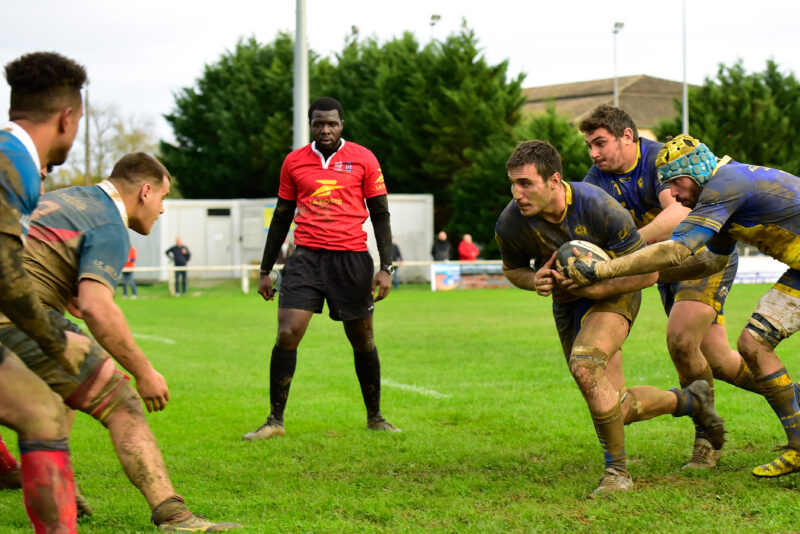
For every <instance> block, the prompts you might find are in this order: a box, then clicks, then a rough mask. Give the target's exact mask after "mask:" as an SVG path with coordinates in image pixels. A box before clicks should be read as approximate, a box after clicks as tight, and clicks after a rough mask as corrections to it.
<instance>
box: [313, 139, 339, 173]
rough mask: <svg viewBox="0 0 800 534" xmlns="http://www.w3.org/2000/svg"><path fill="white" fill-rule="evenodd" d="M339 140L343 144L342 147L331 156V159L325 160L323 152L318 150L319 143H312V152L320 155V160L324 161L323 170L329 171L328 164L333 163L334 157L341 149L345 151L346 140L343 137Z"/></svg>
mask: <svg viewBox="0 0 800 534" xmlns="http://www.w3.org/2000/svg"><path fill="white" fill-rule="evenodd" d="M339 140H340V141H341V142H342V144H341V145H339V148H337V149H336V152H334V153H333V154H331V157H329V158H328V159H325V156H323V155H322V152H320V151H319V150H317V142H316V141H312V142H311V150H312V152H314V153H315V154H316V155H318V156H319V159H321V160H322V168H323V169H327V168H328V164H329V163H330V162H331V160H332V159H333V156H335V155H336V154H337V153H338V152H339V151H340V150H341V149H343V148H344V138H343V137H342V138H339Z"/></svg>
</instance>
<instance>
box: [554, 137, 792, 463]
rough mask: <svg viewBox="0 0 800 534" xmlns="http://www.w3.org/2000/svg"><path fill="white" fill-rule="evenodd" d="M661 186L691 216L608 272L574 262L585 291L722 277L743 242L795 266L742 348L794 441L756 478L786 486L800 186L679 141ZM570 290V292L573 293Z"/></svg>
mask: <svg viewBox="0 0 800 534" xmlns="http://www.w3.org/2000/svg"><path fill="white" fill-rule="evenodd" d="M656 167H657V169H658V180H659V182H660V183H662V184H664V183H666V184H668V185H669V188H670V192H671V194H672V196H673V197H675V199H676V200H677V201H678V202H680V203H681V204H682V205H683V206H686V207H688V208H691V212H690V213H689V215H688V216H687V217H686V218H685V219H684V220H683V222H681V223H680V224H679V225H678V227H677V228H676V229H675V231H674V232H673V234H672V237H671V238H670V239H668V240H666V241H662V242H660V243H656V244H655V245H651V246H648V247H647V248H645V249H644V250H641V251H637V252H635V253H634V254H631V255H630V256H626V257H624V258H616V259H614V260H612V261H608V262H603V263H602V264H600V263H597V262H596V261H594V260H592V259H590V258H587V257H586V256H578V257H576V258H570V260H569V263H570V266H569V268H568V273H569V276H570V278H571V279H572V280H573V281H574V282H575V283H576V285H586V284H590V283H592V282H595V281H598V280H608V279H613V278H616V277H619V276H630V275H635V274H644V273H650V272H654V271H661V270H663V269H670V268H671V269H675V268H679V269H691V270H694V274H695V275H696V276H693V277H692V278H696V277H697V275H698V274H707V273H712V272H718V271H719V270H720V269H721V268H722V266H724V265H725V262H727V261H728V259H729V256H730V255H731V254H732V253H733V252H734V250H735V247H736V242H737V240H738V241H742V242H743V243H748V244H750V245H753V246H755V247H756V248H758V249H759V250H760V251H761V252H763V253H764V254H767V255H768V256H772V257H773V258H775V259H777V260H779V261H782V262H783V263H785V264H786V265H787V266H788V269H787V270H786V272H785V273H784V274H783V275H782V276H781V278H780V279H779V280H778V282H777V283H776V284H775V285H774V286H772V288H771V289H770V290H769V291H768V292H767V293H766V295H764V296H763V297H762V298H761V300H760V301H759V302H758V304H757V305H756V309H755V311H754V312H753V314H752V315H751V317H750V318H749V320H748V322H747V325H746V326H745V328H744V329H743V330H742V333H741V334H740V336H739V339H738V342H737V347H738V350H739V353H740V354H741V355H742V357H743V358H744V360H745V361H746V362H747V365H748V366H749V367H750V369H751V370H752V372H753V375H754V376H755V378H756V383H757V385H758V387H759V389H760V391H761V393H762V394H763V395H764V397H765V398H766V399H767V402H768V403H769V405H770V406H771V407H772V409H773V411H774V412H775V414H776V415H777V416H778V419H779V420H780V422H781V424H782V426H783V429H784V431H785V433H786V437H787V447H786V449H785V451H784V452H783V453H782V454H781V455H780V456H779V457H778V458H777V459H775V460H774V461H772V462H771V463H767V464H764V465H760V466H758V467H756V468H754V469H753V471H752V473H753V475H755V476H759V477H777V476H781V475H785V474H787V473H793V472H796V471H800V408H798V398H797V394H796V390H795V387H794V384H793V383H792V381H791V380H790V378H789V373H788V372H787V370H786V367H785V366H784V364H783V363H782V362H781V360H780V358H779V357H778V355H777V354H776V353H775V348H776V347H777V346H778V344H779V343H780V342H781V341H782V340H783V339H785V338H787V337H789V336H791V335H792V334H793V333H795V332H796V331H797V330H798V328H800V179H798V178H797V177H795V176H792V175H790V174H788V173H786V172H783V171H780V170H778V169H770V168H767V167H761V166H758V165H748V164H745V163H739V162H736V161H734V160H732V159H731V158H730V157H729V156H725V157H724V158H721V159H717V158H716V157H715V156H714V154H713V153H712V152H711V151H710V150H709V148H708V147H707V146H706V145H705V144H703V143H701V142H700V141H699V140H698V139H695V138H693V137H690V136H688V135H680V136H678V137H676V138H675V139H672V140H670V141H668V142H667V143H666V144H665V145H664V147H662V148H661V150H659V152H658V154H657V156H656ZM565 285H567V286H568V285H569V284H565Z"/></svg>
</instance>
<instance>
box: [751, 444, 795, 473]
mask: <svg viewBox="0 0 800 534" xmlns="http://www.w3.org/2000/svg"><path fill="white" fill-rule="evenodd" d="M797 471H800V453H799V452H797V451H796V450H794V449H786V451H785V452H784V453H783V454H781V455H780V456H778V457H777V458H775V459H774V460H772V461H771V462H770V463H768V464H764V465H759V466H758V467H756V468H755V469H753V475H755V476H757V477H781V476H783V475H788V474H789V473H796V472H797Z"/></svg>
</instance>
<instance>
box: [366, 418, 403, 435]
mask: <svg viewBox="0 0 800 534" xmlns="http://www.w3.org/2000/svg"><path fill="white" fill-rule="evenodd" d="M367 428H368V429H370V430H383V431H385V432H402V430H400V429H399V428H396V427H395V426H394V425H392V424H391V423H390V422H389V421H387V420H386V419H384V418H383V416H382V415H381V414H378V415H375V416H372V417H370V418H369V419H367Z"/></svg>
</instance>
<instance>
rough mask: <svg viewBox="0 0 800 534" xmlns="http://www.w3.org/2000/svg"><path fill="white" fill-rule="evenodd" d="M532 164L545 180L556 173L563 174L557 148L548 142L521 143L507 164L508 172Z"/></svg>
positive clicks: (535, 140) (537, 140) (536, 140)
mask: <svg viewBox="0 0 800 534" xmlns="http://www.w3.org/2000/svg"><path fill="white" fill-rule="evenodd" d="M530 164H534V165H536V171H537V172H538V173H539V176H541V177H542V178H543V179H547V178H550V177H551V176H553V174H555V173H559V174H562V171H561V156H560V155H559V153H558V150H556V147H554V146H553V145H551V144H550V143H548V142H547V141H541V140H539V139H534V140H532V141H522V142H521V143H519V144H518V145H517V148H515V149H514V152H513V153H512V154H511V156H509V158H508V161H507V162H506V171H510V170H512V169H520V168H522V167H524V166H525V165H530Z"/></svg>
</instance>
